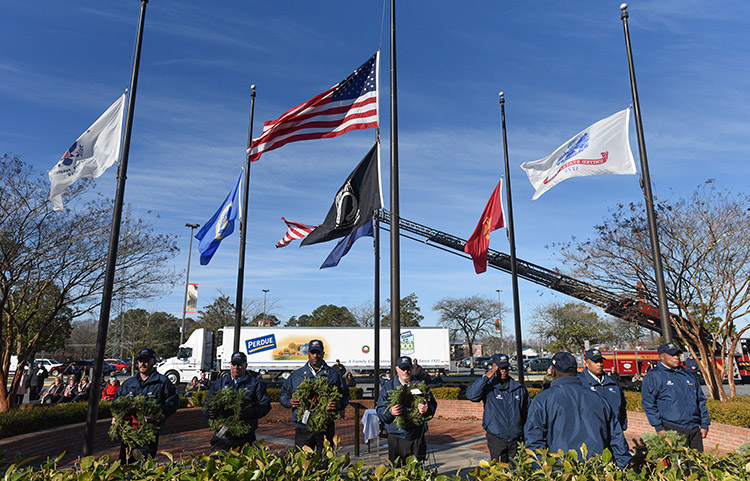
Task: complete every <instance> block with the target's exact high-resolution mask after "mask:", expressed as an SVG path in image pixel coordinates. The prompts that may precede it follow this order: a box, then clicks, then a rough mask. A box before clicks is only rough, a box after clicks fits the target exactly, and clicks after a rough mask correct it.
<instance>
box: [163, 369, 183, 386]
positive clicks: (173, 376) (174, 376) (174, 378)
mask: <svg viewBox="0 0 750 481" xmlns="http://www.w3.org/2000/svg"><path fill="white" fill-rule="evenodd" d="M165 375H166V376H167V379H169V381H170V382H171V383H172V384H174V385H175V386H176V385H177V383H179V382H180V375H179V374H178V373H177V371H168V372H167V374H165Z"/></svg>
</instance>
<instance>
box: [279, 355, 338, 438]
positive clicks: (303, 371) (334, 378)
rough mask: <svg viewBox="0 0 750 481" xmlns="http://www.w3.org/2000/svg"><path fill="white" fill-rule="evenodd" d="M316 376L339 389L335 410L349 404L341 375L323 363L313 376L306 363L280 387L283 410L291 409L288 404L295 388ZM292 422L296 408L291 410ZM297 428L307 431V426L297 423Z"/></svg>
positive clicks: (295, 415)
mask: <svg viewBox="0 0 750 481" xmlns="http://www.w3.org/2000/svg"><path fill="white" fill-rule="evenodd" d="M317 376H325V377H327V378H328V382H329V383H330V384H333V385H334V386H336V387H337V388H339V392H341V400H340V401H339V405H338V406H337V408H338V410H339V411H341V410H342V409H344V408H345V407H346V406H347V405H348V404H349V387H348V386H347V385H346V382H345V381H344V378H343V377H342V376H341V374H339V373H338V372H336V370H335V369H333V368H331V366H329V365H328V364H326V362H325V361H323V365H322V366H321V367H320V369H319V370H318V372H317V373H316V374H313V369H312V368H311V367H310V363H309V362H306V363H305V365H304V366H302V367H301V368H299V369H297V370H296V371H294V372H293V373H292V375H291V376H289V377H288V378H286V379H285V380H284V384H282V386H281V399H280V400H281V405H282V406H284V407H285V408H291V407H292V405H291V404H290V401H291V400H292V396H293V395H294V391H296V390H297V387H299V385H300V384H302V381H304V380H305V379H307V378H312V377H317ZM292 421H294V422H297V408H293V409H292ZM297 427H299V428H305V429H307V425H306V424H302V423H300V422H297Z"/></svg>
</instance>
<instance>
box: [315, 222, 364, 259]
mask: <svg viewBox="0 0 750 481" xmlns="http://www.w3.org/2000/svg"><path fill="white" fill-rule="evenodd" d="M366 235H367V236H370V237H374V234H373V227H372V220H371V221H370V222H368V223H367V224H365V225H363V226H361V227H359V228H358V229H357V230H355V231H354V232H352V233H351V234H349V235H347V236H346V237H344V238H343V239H341V240H340V241H339V242H338V244H336V247H334V248H333V250H332V251H331V253H330V254H328V257H327V258H326V260H325V261H324V262H323V265H322V266H320V268H321V269H325V268H326V267H336V266H337V265H339V261H340V260H341V258H342V257H344V256H345V255H346V254H347V253H348V252H349V249H351V248H352V245H353V244H354V241H356V240H357V239H359V238H360V237H362V236H366Z"/></svg>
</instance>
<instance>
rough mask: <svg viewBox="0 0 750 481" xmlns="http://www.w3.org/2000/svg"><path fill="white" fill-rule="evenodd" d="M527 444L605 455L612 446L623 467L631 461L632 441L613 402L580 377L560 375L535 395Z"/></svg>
mask: <svg viewBox="0 0 750 481" xmlns="http://www.w3.org/2000/svg"><path fill="white" fill-rule="evenodd" d="M524 439H525V441H526V447H527V448H529V449H535V450H536V449H543V448H549V450H550V451H553V452H556V451H558V450H560V449H562V450H563V451H564V452H567V451H569V450H571V449H574V450H576V451H578V454H579V455H580V454H581V445H583V444H584V443H585V444H586V448H587V449H588V452H589V453H592V454H593V453H596V454H601V453H602V452H604V449H605V448H609V450H610V451H611V452H612V455H613V456H614V458H615V462H616V463H617V465H618V466H619V467H620V468H624V467H625V466H627V465H628V463H629V462H630V452H629V450H628V443H627V441H626V440H625V436H624V435H623V432H622V427H620V423H619V422H617V418H616V417H615V415H614V413H613V412H612V408H611V407H610V406H609V404H608V403H607V402H606V401H605V400H604V399H602V397H601V396H600V395H598V394H596V393H595V392H592V391H591V389H589V388H587V387H586V386H584V385H583V383H582V382H581V380H580V379H579V378H578V376H565V377H559V378H557V379H555V380H554V381H552V384H551V385H550V387H549V389H546V390H544V391H542V392H540V393H539V394H537V395H536V397H534V400H533V401H532V402H531V407H529V417H528V419H527V420H526V426H525V429H524Z"/></svg>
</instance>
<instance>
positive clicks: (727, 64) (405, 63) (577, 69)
mask: <svg viewBox="0 0 750 481" xmlns="http://www.w3.org/2000/svg"><path fill="white" fill-rule="evenodd" d="M139 7H140V2H138V1H137V0H130V1H118V2H101V1H93V0H81V1H76V2H60V1H56V0H38V1H36V2H26V1H20V0H6V1H5V2H3V6H2V15H1V16H0V25H2V30H3V32H4V36H3V37H4V39H3V44H4V45H3V49H2V52H1V53H0V112H2V113H1V114H0V148H1V150H2V152H13V153H15V154H18V155H20V156H21V158H22V159H23V160H25V161H26V162H28V163H30V164H32V165H33V166H34V167H35V168H36V169H38V170H39V171H40V172H45V171H46V170H48V169H50V168H52V167H53V166H54V164H55V162H56V161H57V160H58V159H59V158H60V156H61V155H62V154H63V153H64V152H65V149H67V148H68V147H69V146H70V144H71V143H72V142H73V141H74V140H75V139H76V138H77V137H78V136H79V135H80V134H81V133H82V132H83V131H84V130H85V129H86V128H87V127H88V126H89V125H91V123H93V121H94V120H95V119H96V118H97V117H98V116H99V115H100V114H101V113H102V112H103V111H104V110H105V109H106V108H107V107H108V106H109V105H110V104H111V103H112V102H114V100H115V99H116V98H117V97H118V96H119V95H120V94H121V93H122V91H123V90H124V89H125V88H126V87H127V86H128V84H129V80H130V71H131V61H132V55H133V50H134V45H135V34H136V28H137V20H138V11H139ZM618 7H619V2H613V1H601V0H588V1H576V2H572V1H555V2H552V1H535V2H478V1H477V2H459V3H457V2H446V1H440V0H439V1H434V2H418V1H412V2H399V5H398V6H397V22H398V25H397V28H398V31H397V45H398V53H397V59H398V87H399V91H398V99H399V142H400V145H399V159H400V187H401V189H400V193H401V215H402V216H403V217H404V218H406V219H409V220H413V221H416V222H419V223H421V224H425V225H428V226H430V227H434V228H436V229H439V230H442V231H446V232H449V233H451V234H453V235H457V236H459V237H463V238H468V236H469V235H470V234H471V232H472V231H473V229H474V227H475V225H476V222H477V220H478V218H479V215H480V214H481V212H482V209H483V208H484V205H485V203H486V201H487V199H488V197H489V195H490V193H491V192H492V189H493V188H494V186H495V184H496V183H497V181H498V178H499V177H500V175H501V173H502V172H503V167H502V143H501V131H500V111H499V105H498V92H499V91H504V92H505V96H506V117H507V123H508V144H509V153H510V161H511V166H512V167H511V182H512V187H513V194H514V199H513V200H514V207H515V210H514V214H515V220H516V242H517V253H518V256H519V257H520V258H522V259H525V260H528V261H530V262H533V263H536V264H540V265H543V266H545V267H548V268H554V267H557V266H560V262H559V261H558V260H557V259H556V257H555V252H554V251H553V250H551V249H549V248H547V247H546V246H548V245H550V244H551V243H553V242H561V241H565V240H568V239H570V238H571V236H576V237H579V238H580V237H586V236H589V235H590V234H591V233H592V232H593V229H592V226H593V225H595V224H596V223H598V222H600V221H601V220H602V218H603V217H604V216H606V215H607V211H608V208H611V207H612V206H614V205H616V204H617V203H623V202H637V201H639V200H641V199H642V193H641V191H640V189H639V187H638V180H637V177H635V176H599V177H588V178H579V179H571V180H566V181H565V182H563V183H561V184H560V185H558V186H555V187H554V188H553V189H552V190H550V191H549V192H547V193H546V194H544V195H543V196H542V197H541V198H540V199H539V200H537V201H534V202H530V200H529V199H530V198H531V196H532V194H533V189H532V187H531V185H530V184H529V182H528V180H527V178H526V176H525V174H524V173H523V171H522V170H521V168H520V164H521V163H523V162H525V161H529V160H536V159H539V158H541V157H544V156H546V155H549V154H550V153H551V152H552V151H553V150H554V149H555V148H557V147H558V146H559V145H560V144H561V143H563V142H564V141H565V140H567V139H569V138H570V137H571V136H573V135H574V134H576V133H577V132H579V131H581V130H583V129H584V128H585V127H587V126H589V125H591V124H593V123H594V122H596V121H598V120H600V119H602V118H604V117H607V116H609V115H611V114H613V113H615V112H617V111H619V110H622V109H623V108H625V107H627V106H628V105H629V104H630V102H631V97H630V87H629V81H628V74H627V59H626V52H625V44H624V38H623V28H622V22H621V20H620V10H619V8H618ZM629 12H630V29H631V38H632V44H633V51H634V56H635V61H636V73H637V77H638V87H639V93H640V100H641V108H642V112H643V121H644V128H645V136H646V145H647V148H648V157H649V162H650V170H651V176H652V181H653V184H654V190H655V193H656V194H657V195H661V196H671V195H675V196H676V195H687V194H688V193H690V192H692V190H693V189H694V188H695V186H696V185H698V184H699V183H701V182H702V181H704V180H706V179H707V178H715V179H716V180H717V181H718V182H719V184H720V185H721V186H723V187H727V188H729V189H732V190H735V191H743V190H745V189H746V186H747V178H748V174H750V163H748V153H750V136H749V135H748V133H749V132H750V120H749V119H750V115H749V114H750V62H748V59H750V44H749V43H748V41H747V39H748V37H747V32H748V31H750V15H749V14H750V5H748V4H747V3H746V2H741V1H725V2H721V3H720V4H719V3H707V2H691V1H664V0H660V1H651V2H631V5H630V8H629ZM384 13H385V19H386V23H385V24H383V23H382V19H383V15H384ZM388 17H389V13H388V10H387V8H386V9H385V12H384V9H383V4H382V3H380V2H372V1H371V2H330V1H323V2H301V1H287V2H250V1H244V2H239V1H223V2H198V1H181V2H176V1H165V0H152V1H151V2H149V4H148V8H147V13H146V28H145V34H144V39H143V52H142V60H141V72H140V80H139V85H138V92H137V94H138V97H137V100H136V110H135V118H134V123H133V137H132V144H131V152H130V162H129V169H128V182H127V187H126V195H125V200H126V202H128V203H129V204H130V206H131V208H132V209H134V210H135V211H136V212H141V213H143V214H144V215H145V212H146V211H151V212H152V213H153V214H154V215H158V218H156V219H154V221H155V225H156V228H157V229H158V230H160V231H163V232H167V233H170V234H177V235H180V236H181V237H180V241H179V246H180V248H181V254H180V256H179V257H178V258H176V259H175V261H174V265H175V268H176V269H177V270H183V271H184V269H185V266H186V264H187V253H188V235H189V229H188V228H186V227H184V224H185V223H186V222H190V223H200V224H203V223H204V222H205V221H206V220H208V219H209V217H210V216H211V215H212V214H213V213H214V211H215V210H216V209H217V208H218V207H219V205H220V204H221V202H222V200H223V199H224V197H225V196H226V195H227V193H228V192H229V190H230V189H231V188H232V186H233V183H234V181H235V179H236V178H237V175H238V173H239V171H240V168H241V166H242V163H243V159H244V151H245V147H246V143H247V128H248V116H249V91H250V89H249V86H250V85H251V84H255V85H257V92H258V93H257V100H256V109H255V125H254V131H255V132H256V133H258V132H260V129H261V127H262V122H263V121H264V120H270V119H274V118H276V117H278V116H279V115H280V114H281V113H282V112H284V111H285V110H287V109H288V108H290V107H292V106H294V105H296V104H298V103H301V102H303V101H305V100H307V99H309V98H310V97H312V96H314V95H316V94H318V93H320V92H322V91H323V90H325V89H327V88H328V87H330V86H331V85H333V84H335V83H336V82H338V81H340V80H342V79H343V78H345V77H346V76H347V75H348V74H349V73H350V72H351V71H353V70H354V69H355V68H356V67H358V66H359V65H360V64H361V63H363V62H364V61H365V60H366V59H367V58H368V57H369V56H370V55H372V53H373V52H375V51H376V50H377V49H378V48H381V47H382V49H383V52H382V56H381V60H382V63H381V79H380V80H381V104H380V106H381V125H382V138H383V149H382V152H383V173H382V175H383V187H384V189H385V192H384V199H385V202H386V207H387V206H388V204H389V200H388V198H389V196H388V189H389V182H388V179H389V170H388V169H389V168H388V166H389V154H388V153H389V131H390V124H389V103H388V99H389V93H390V90H389V64H390V58H389V45H388V41H389V32H388V28H389V26H388V24H387V21H388ZM381 28H382V31H381ZM742 32H745V33H742ZM381 38H382V40H381ZM381 41H382V43H381ZM374 139H375V131H374V130H364V131H357V132H352V133H348V134H346V135H344V136H341V137H339V138H337V139H332V140H317V141H309V142H299V143H295V144H289V145H287V146H285V147H282V148H281V149H278V150H275V151H272V152H269V153H266V154H264V155H263V157H261V159H260V161H259V162H256V163H254V164H253V165H252V168H251V190H250V203H249V220H248V221H249V224H248V225H249V235H248V250H247V262H246V278H245V294H244V295H245V297H246V298H261V297H262V295H263V294H262V292H261V290H262V289H269V290H270V291H269V293H268V296H269V300H273V301H275V304H276V306H275V310H274V311H273V312H274V313H275V314H276V315H278V317H279V318H281V319H282V320H286V319H288V318H289V317H290V316H292V315H297V316H299V315H301V314H306V313H308V314H309V313H310V312H311V311H312V310H313V309H314V308H315V307H317V306H318V305H320V304H329V303H331V304H337V305H345V306H349V307H353V306H358V305H362V304H363V303H365V302H367V301H368V300H371V299H372V290H373V260H372V254H371V252H372V251H371V243H369V242H368V241H367V240H360V241H359V242H358V243H357V244H356V245H355V246H354V248H353V249H352V251H351V252H350V253H349V254H348V255H347V256H346V257H345V258H344V259H343V260H342V261H341V263H340V265H339V267H337V268H334V269H325V270H319V269H318V267H319V266H320V264H321V263H322V262H323V260H324V259H325V258H326V256H327V255H328V252H329V251H330V250H331V249H332V248H333V245H334V244H335V243H334V242H331V243H328V244H319V245H315V246H310V247H305V248H302V249H300V248H298V247H297V245H298V243H295V245H293V246H289V247H286V248H283V249H276V248H275V247H274V244H275V243H276V241H278V240H279V239H280V238H281V237H282V236H283V234H284V232H285V225H284V224H283V223H282V221H281V220H280V218H281V217H282V216H284V217H286V218H287V219H289V220H294V221H298V222H303V223H309V224H315V223H319V222H321V221H322V220H323V218H324V217H325V215H326V213H327V211H328V208H329V207H330V203H331V201H332V199H333V195H334V194H335V192H336V190H337V189H338V187H339V186H340V185H341V183H342V182H343V180H344V179H345V178H346V177H347V175H348V174H349V173H350V172H351V170H352V169H353V168H354V166H355V165H356V164H357V162H358V161H359V160H360V159H361V158H362V157H363V156H364V154H365V153H367V151H368V149H369V147H370V146H371V145H372V143H373V141H374ZM631 145H632V148H633V152H634V155H635V156H636V162H637V163H638V160H637V159H638V153H637V146H636V144H635V133H634V130H633V129H631ZM638 170H639V171H640V167H639V168H638ZM115 174H116V172H115V169H114V168H111V169H110V170H109V171H108V172H106V173H105V174H104V175H103V176H102V177H101V178H100V179H98V180H97V189H98V191H99V192H102V193H104V194H106V195H110V196H114V192H115ZM384 235H386V236H387V234H385V233H384ZM383 244H384V245H383V246H382V259H383V260H382V264H381V271H382V273H383V279H382V287H381V292H382V294H383V299H382V301H381V302H383V303H384V302H385V298H386V297H388V293H389V287H388V286H389V284H388V282H389V281H388V277H387V274H388V271H389V251H388V245H387V242H384V243H383ZM238 246H239V235H238V234H234V235H232V236H231V237H229V238H228V239H226V240H225V241H224V242H223V244H222V246H221V247H220V249H219V251H218V252H217V254H216V255H215V257H214V259H213V260H212V262H211V263H210V265H209V266H199V265H198V252H197V243H196V245H194V246H193V253H192V254H193V257H192V268H191V279H190V280H191V282H197V283H199V285H200V291H199V300H198V305H199V308H201V307H202V306H204V305H206V304H208V303H210V302H212V301H213V299H214V298H215V297H216V296H218V295H219V291H222V292H224V293H226V294H229V295H231V296H232V297H234V293H235V290H236V287H235V285H236V284H235V283H236V269H237V255H238ZM490 246H491V247H492V248H493V249H496V250H500V251H503V252H507V250H508V242H507V240H506V239H505V236H504V233H503V232H496V233H495V234H494V235H493V237H492V241H491V244H490ZM183 279H184V278H183ZM182 282H183V281H181V282H180V283H178V284H177V285H176V286H175V287H174V290H173V291H172V292H171V293H170V294H168V295H166V296H164V297H162V298H160V299H158V300H150V301H148V302H146V303H145V304H144V305H142V306H140V307H145V308H147V309H151V310H164V311H167V312H172V313H174V314H176V315H181V312H182V298H183V289H184V285H183V284H182ZM496 289H502V290H503V293H502V298H503V301H504V303H505V304H506V305H508V306H509V305H510V304H511V303H510V299H511V298H510V292H511V282H510V277H509V276H508V275H506V274H504V273H501V272H499V271H495V270H492V269H491V270H489V271H488V272H487V273H485V274H482V275H479V276H477V275H476V274H474V271H473V268H472V264H471V262H470V261H468V260H464V259H461V258H459V257H457V256H453V255H450V254H447V253H444V252H441V251H439V250H436V249H433V248H430V247H426V246H423V245H420V244H418V243H415V242H413V241H410V240H407V239H402V241H401V294H402V295H407V294H409V293H411V292H415V293H416V294H417V296H418V297H419V304H420V306H421V307H422V313H423V314H424V315H425V324H426V325H433V324H435V323H436V322H437V315H436V313H435V312H434V311H433V310H432V306H433V305H434V304H435V302H437V301H438V300H439V299H441V298H443V297H446V296H452V297H462V296H469V295H474V294H479V295H486V296H489V297H491V298H493V299H494V298H496V296H497V294H496V292H495V290H496ZM520 293H521V303H522V305H521V315H522V318H523V319H524V323H525V324H526V325H527V324H528V319H529V317H530V316H531V314H532V311H533V309H534V307H535V306H537V305H540V304H543V303H546V302H549V301H551V300H553V299H561V300H567V299H568V298H566V297H564V296H558V295H556V294H554V293H552V292H551V291H548V290H545V289H543V288H541V287H539V286H536V285H533V284H531V283H528V282H526V281H523V280H522V281H520ZM133 307H135V306H133ZM510 325H511V323H510V322H508V321H506V329H507V328H510Z"/></svg>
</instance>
